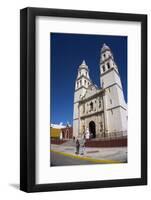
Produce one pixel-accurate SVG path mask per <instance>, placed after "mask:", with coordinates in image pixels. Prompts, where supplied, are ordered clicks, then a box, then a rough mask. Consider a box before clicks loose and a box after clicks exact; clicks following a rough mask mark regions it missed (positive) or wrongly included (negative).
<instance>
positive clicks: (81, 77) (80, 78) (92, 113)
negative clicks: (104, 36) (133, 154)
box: [73, 44, 128, 138]
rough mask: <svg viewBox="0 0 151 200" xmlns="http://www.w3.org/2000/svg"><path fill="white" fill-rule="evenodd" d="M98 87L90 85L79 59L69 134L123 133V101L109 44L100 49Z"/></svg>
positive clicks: (85, 66) (126, 117)
mask: <svg viewBox="0 0 151 200" xmlns="http://www.w3.org/2000/svg"><path fill="white" fill-rule="evenodd" d="M99 67H100V75H99V76H100V86H99V87H97V86H96V85H95V84H93V82H92V80H91V78H90V75H89V68H88V66H87V64H86V62H85V61H84V60H83V62H82V64H81V65H80V66H79V68H78V74H77V78H76V81H75V91H74V105H73V136H74V137H80V136H82V134H85V133H86V131H88V132H89V133H90V134H91V136H92V138H103V137H112V136H115V137H116V136H126V135H127V120H128V116H127V104H126V102H125V99H124V94H123V88H122V84H121V79H120V74H119V71H118V66H117V64H116V62H115V60H114V57H113V54H112V51H111V49H110V47H109V46H107V45H106V44H103V46H102V48H101V52H100V66H99Z"/></svg>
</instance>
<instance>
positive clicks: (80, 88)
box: [73, 60, 91, 137]
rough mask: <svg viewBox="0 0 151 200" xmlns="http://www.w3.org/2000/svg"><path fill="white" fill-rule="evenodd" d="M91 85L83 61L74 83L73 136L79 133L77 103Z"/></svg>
mask: <svg viewBox="0 0 151 200" xmlns="http://www.w3.org/2000/svg"><path fill="white" fill-rule="evenodd" d="M90 84H91V80H90V76H89V69H88V66H87V64H86V62H85V60H83V62H82V64H81V65H80V66H79V68H78V75H77V78H76V81H75V92H74V111H73V136H75V137H77V136H78V134H79V133H80V115H79V101H80V100H81V99H82V97H83V96H84V95H85V93H86V90H87V88H88V87H89V85H90Z"/></svg>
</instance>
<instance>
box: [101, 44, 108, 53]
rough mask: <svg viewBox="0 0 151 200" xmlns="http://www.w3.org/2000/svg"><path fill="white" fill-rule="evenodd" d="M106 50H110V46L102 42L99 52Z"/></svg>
mask: <svg viewBox="0 0 151 200" xmlns="http://www.w3.org/2000/svg"><path fill="white" fill-rule="evenodd" d="M106 50H109V51H110V47H109V46H107V45H106V44H105V43H104V44H103V46H102V49H101V52H103V51H106Z"/></svg>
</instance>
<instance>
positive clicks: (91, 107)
mask: <svg viewBox="0 0 151 200" xmlns="http://www.w3.org/2000/svg"><path fill="white" fill-rule="evenodd" d="M92 110H93V102H91V103H90V111H92Z"/></svg>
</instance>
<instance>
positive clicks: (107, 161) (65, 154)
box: [50, 150, 122, 164]
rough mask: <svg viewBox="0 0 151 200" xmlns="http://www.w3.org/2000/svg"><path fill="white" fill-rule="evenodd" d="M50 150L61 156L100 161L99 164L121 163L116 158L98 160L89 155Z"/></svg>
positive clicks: (94, 161)
mask: <svg viewBox="0 0 151 200" xmlns="http://www.w3.org/2000/svg"><path fill="white" fill-rule="evenodd" d="M50 152H53V153H57V154H60V155H63V156H68V157H71V158H76V159H79V160H86V161H90V162H92V163H101V164H115V163H118V164H120V163H122V162H120V161H117V160H102V159H101V160H100V159H95V158H90V157H82V156H77V155H73V154H69V153H65V152H61V151H56V150H50Z"/></svg>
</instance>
